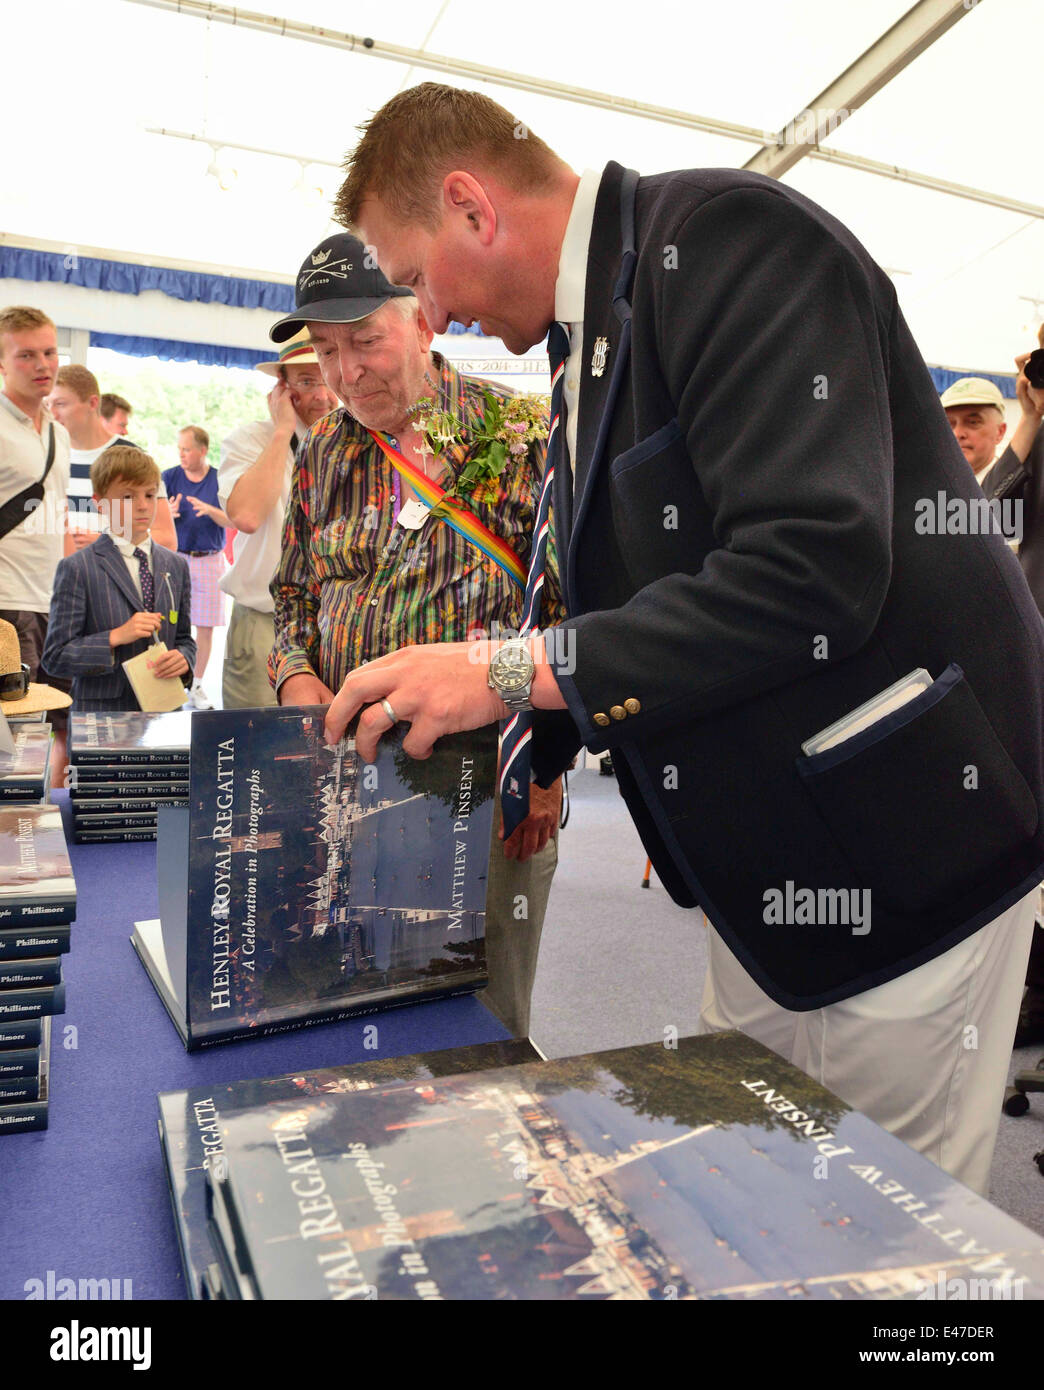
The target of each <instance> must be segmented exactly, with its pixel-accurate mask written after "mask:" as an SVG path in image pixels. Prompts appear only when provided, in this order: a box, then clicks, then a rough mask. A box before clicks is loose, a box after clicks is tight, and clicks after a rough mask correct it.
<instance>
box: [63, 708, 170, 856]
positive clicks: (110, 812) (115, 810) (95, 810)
mask: <svg viewBox="0 0 1044 1390" xmlns="http://www.w3.org/2000/svg"><path fill="white" fill-rule="evenodd" d="M190 719H191V711H189V710H175V711H174V712H173V713H169V714H141V713H129V714H123V713H120V714H94V713H87V714H77V713H76V712H75V711H73V712H72V714H70V716H69V762H70V769H69V796H70V800H71V801H72V810H73V839H74V841H75V842H76V843H77V844H80V845H83V844H101V843H105V842H111V841H117V840H155V838H156V810H157V808H158V807H160V806H186V805H187V804H188V788H189V721H190Z"/></svg>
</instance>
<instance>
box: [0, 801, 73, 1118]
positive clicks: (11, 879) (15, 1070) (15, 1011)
mask: <svg viewBox="0 0 1044 1390" xmlns="http://www.w3.org/2000/svg"><path fill="white" fill-rule="evenodd" d="M75 916H76V883H75V881H74V879H73V874H72V867H71V865H70V863H69V855H68V851H67V848H66V843H65V831H64V829H63V827H62V816H61V812H60V811H59V810H58V809H57V807H50V806H47V807H39V806H24V807H18V808H10V807H9V808H7V809H0V1134H9V1133H13V1132H15V1131H17V1130H26V1129H46V1128H47V1105H48V1064H49V1059H50V1025H51V1015H52V1014H62V1013H64V1012H65V982H64V980H63V978H62V959H61V958H62V956H63V955H64V954H65V952H66V951H68V949H69V929H70V923H71V922H72V920H73V918H74V917H75Z"/></svg>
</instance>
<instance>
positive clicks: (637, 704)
mask: <svg viewBox="0 0 1044 1390" xmlns="http://www.w3.org/2000/svg"><path fill="white" fill-rule="evenodd" d="M641 707H642V703H641V701H640V700H636V699H635V698H634V696H633V695H632V696H631V698H630V699H629V700H625V701H624V709H625V710H626V711H627V713H628V714H637V713H638V711H639V710H640V709H641Z"/></svg>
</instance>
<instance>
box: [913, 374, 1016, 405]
mask: <svg viewBox="0 0 1044 1390" xmlns="http://www.w3.org/2000/svg"><path fill="white" fill-rule="evenodd" d="M928 370H929V372H931V374H932V380H933V381H934V382H935V389H936V390H937V391H938V393H939V395H940V396H941V395H942V393H943V392H944V391H945V390H946V388H947V387H948V386H952V385H953V383H954V382H955V381H960V380H961V379H962V377H966V376H977V377H981V378H982V380H983V381H992V382H993V384H994V386H996V387H997V389H998V390H999V391H1000V393H1001V395H1002V396H1003V397H1004V398H1005V399H1006V400H1009V401H1013V400H1014V399H1015V378H1014V377H1013V376H1000V375H999V374H997V373H994V372H976V371H972V370H971V369H970V368H969V370H968V371H966V372H955V371H952V370H951V369H950V368H949V367H929V368H928Z"/></svg>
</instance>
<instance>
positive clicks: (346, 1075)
mask: <svg viewBox="0 0 1044 1390" xmlns="http://www.w3.org/2000/svg"><path fill="white" fill-rule="evenodd" d="M20 1055H21V1054H19V1056H20ZM540 1055H541V1054H540V1053H539V1052H537V1050H536V1048H535V1047H534V1046H533V1044H532V1043H531V1042H529V1041H528V1039H526V1040H519V1039H513V1040H512V1041H510V1042H495V1043H478V1044H476V1045H475V1046H472V1047H450V1048H446V1049H444V1050H442V1051H439V1052H422V1053H418V1054H416V1055H414V1056H409V1057H385V1058H380V1059H375V1060H372V1061H368V1062H356V1063H354V1064H353V1065H350V1066H343V1067H324V1068H321V1069H319V1070H316V1071H306V1072H301V1073H298V1074H291V1075H288V1076H273V1077H264V1078H261V1079H258V1080H251V1081H236V1082H233V1083H231V1084H230V1085H219V1086H200V1087H197V1088H195V1089H194V1090H191V1091H169V1092H167V1093H165V1094H163V1095H160V1096H158V1097H157V1099H158V1101H159V1132H160V1146H161V1148H162V1150H163V1161H164V1165H165V1167H166V1171H167V1182H168V1184H169V1187H170V1199H171V1203H172V1206H173V1209H174V1224H175V1226H176V1227H177V1232H178V1247H179V1249H180V1251H181V1263H182V1267H183V1268H184V1271H185V1289H186V1291H187V1293H188V1294H189V1296H190V1297H191V1298H196V1299H199V1298H209V1297H214V1296H215V1291H214V1290H209V1291H208V1290H207V1288H206V1283H205V1280H206V1272H207V1266H208V1264H209V1263H210V1262H211V1261H213V1259H214V1254H213V1250H212V1247H211V1244H210V1237H209V1235H208V1234H207V1195H206V1171H207V1168H208V1167H209V1166H210V1164H211V1162H212V1161H213V1160H214V1159H215V1158H217V1157H218V1156H219V1155H220V1154H221V1153H222V1151H223V1150H222V1146H221V1125H222V1123H223V1121H224V1118H225V1117H226V1116H227V1115H230V1114H232V1113H233V1112H236V1111H240V1110H259V1111H264V1109H265V1108H266V1107H267V1106H269V1105H271V1104H272V1103H274V1102H275V1101H299V1100H300V1099H301V1098H302V1097H307V1096H326V1095H347V1094H348V1093H350V1092H352V1091H364V1090H370V1089H372V1088H373V1087H377V1086H379V1087H380V1088H381V1090H382V1091H391V1090H394V1089H396V1088H397V1087H400V1086H406V1087H412V1086H417V1085H418V1084H420V1083H422V1082H425V1081H428V1080H430V1079H431V1077H433V1076H450V1075H455V1074H457V1073H459V1072H469V1071H480V1070H482V1069H484V1068H487V1067H507V1066H514V1065H516V1064H518V1063H520V1062H535V1061H537V1060H539V1058H540ZM2 1060H3V1054H2V1053H0V1062H2ZM0 1075H2V1072H0ZM222 1296H223V1295H222Z"/></svg>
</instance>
